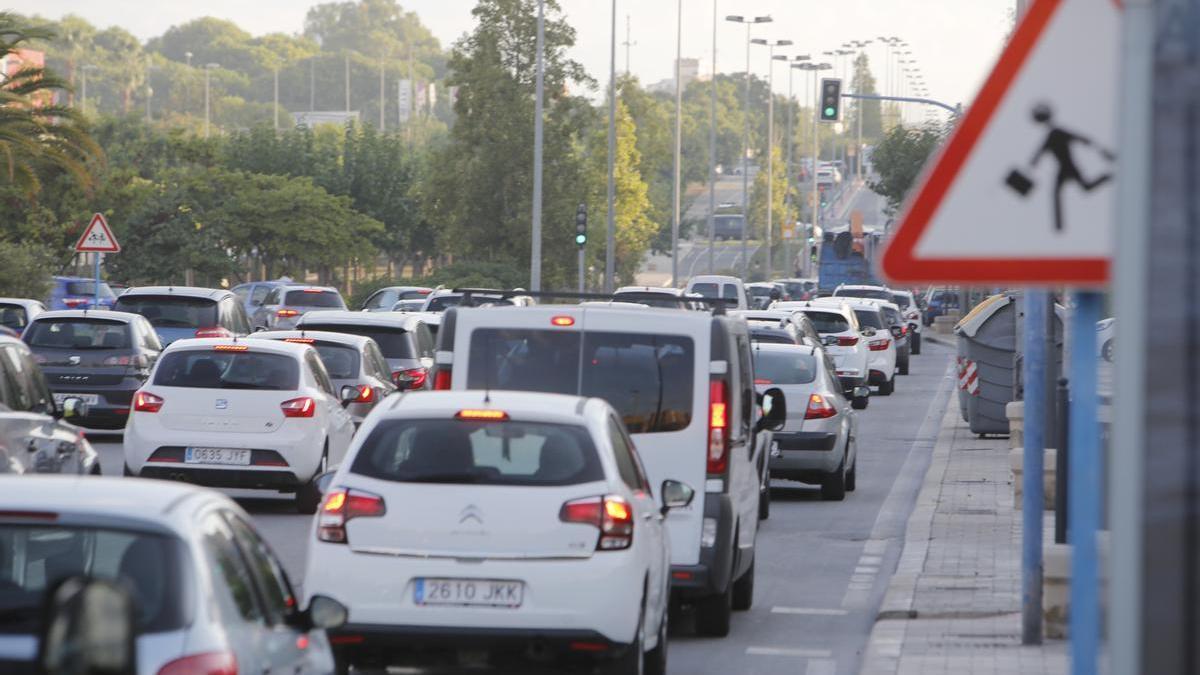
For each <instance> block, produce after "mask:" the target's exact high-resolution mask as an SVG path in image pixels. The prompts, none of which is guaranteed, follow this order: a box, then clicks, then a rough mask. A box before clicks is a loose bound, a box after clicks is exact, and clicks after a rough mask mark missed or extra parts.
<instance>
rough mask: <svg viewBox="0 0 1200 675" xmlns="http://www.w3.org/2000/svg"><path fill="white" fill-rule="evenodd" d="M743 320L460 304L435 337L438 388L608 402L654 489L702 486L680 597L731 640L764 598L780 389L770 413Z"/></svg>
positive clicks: (680, 519)
mask: <svg viewBox="0 0 1200 675" xmlns="http://www.w3.org/2000/svg"><path fill="white" fill-rule="evenodd" d="M751 359H752V356H751V352H750V336H749V333H748V332H747V329H746V324H745V322H744V321H741V320H739V319H734V318H730V317H727V316H724V315H722V314H721V313H719V312H718V313H715V314H714V313H709V312H696V311H687V310H672V309H661V310H659V309H655V310H647V309H645V308H637V309H633V308H625V307H619V306H613V307H605V306H597V305H588V306H569V305H557V306H554V305H538V306H534V307H490V308H487V307H482V308H475V307H465V308H464V307H458V308H452V309H449V310H447V311H446V314H445V317H444V318H443V320H442V330H441V331H440V333H439V334H438V349H437V358H436V365H435V373H434V388H435V389H443V390H444V389H456V390H458V389H476V390H479V389H482V390H515V391H540V392H553V393H561V394H572V395H578V396H594V397H598V398H603V399H605V400H606V401H608V403H609V404H610V405H611V406H612V407H613V408H614V409H615V410H616V411H617V413H618V414H619V415H620V416H621V419H622V420H623V421H624V423H625V425H626V427H627V428H628V429H629V432H630V434H632V437H633V441H634V445H635V446H636V447H637V452H638V454H639V456H640V457H641V459H642V462H643V463H644V465H645V467H646V471H647V473H648V474H649V476H650V484H651V485H658V484H661V483H662V481H663V480H666V479H668V478H669V479H671V480H676V481H680V482H683V483H687V484H689V485H695V486H704V491H703V493H701V492H700V490H699V489H697V495H696V499H695V501H694V502H693V503H692V505H691V506H689V507H687V508H681V509H678V510H673V511H671V513H670V515H669V516H668V518H667V531H668V533H669V536H670V541H671V579H672V595H674V596H676V597H680V598H686V599H688V600H689V601H693V602H695V603H696V604H697V606H698V613H697V619H696V626H697V630H698V631H699V632H700V633H701V634H702V635H711V636H724V635H726V634H728V632H729V624H730V612H731V610H732V609H739V610H744V609H749V608H750V605H751V604H752V602H753V595H754V551H755V548H754V544H755V537H756V535H757V533H758V521H759V518H760V515H761V514H760V499H764V498H765V495H764V493H766V494H769V493H767V492H766V491H767V482H766V480H765V476H766V465H767V457H766V451H767V448H769V447H770V438H769V436H770V434H769V433H760V432H764V431H769V430H770V428H772V427H774V428H778V427H779V425H781V424H782V421H783V419H784V416H785V415H786V405H785V403H784V401H783V395H782V393H781V392H779V391H778V390H771V391H768V392H766V393H764V395H763V398H762V401H763V406H764V409H765V410H767V411H768V412H767V413H766V414H765V415H762V416H760V413H759V405H757V404H756V403H757V401H758V400H759V399H758V398H757V397H756V392H755V389H754V374H753V364H752V361H751Z"/></svg>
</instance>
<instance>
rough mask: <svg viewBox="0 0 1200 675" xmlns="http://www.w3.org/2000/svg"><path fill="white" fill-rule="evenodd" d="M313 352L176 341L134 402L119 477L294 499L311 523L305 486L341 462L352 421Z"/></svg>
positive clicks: (255, 343)
mask: <svg viewBox="0 0 1200 675" xmlns="http://www.w3.org/2000/svg"><path fill="white" fill-rule="evenodd" d="M345 389H347V390H349V391H346V392H341V393H340V395H339V393H335V391H334V388H333V383H332V382H331V381H330V379H329V373H328V372H327V371H326V370H325V366H324V365H323V364H322V363H321V359H320V356H319V355H318V354H317V350H315V349H313V348H312V347H311V346H310V345H307V344H296V343H292V342H281V341H276V340H228V339H190V340H176V341H175V342H173V343H171V346H170V347H167V349H166V350H164V351H163V353H162V356H160V357H159V359H158V362H157V363H156V364H155V367H154V372H153V373H152V374H151V375H150V379H149V380H148V381H147V384H146V385H145V386H144V387H143V388H142V389H140V390H139V391H138V392H137V393H136V394H134V395H133V410H132V411H130V413H129V423H128V425H127V426H126V427H125V471H126V472H127V473H129V474H132V475H135V476H143V477H147V478H165V479H168V480H172V479H173V480H185V481H188V482H192V483H196V484H199V485H207V486H210V487H222V488H249V489H258V490H275V491H280V492H295V493H296V507H297V509H298V510H299V511H300V512H302V513H314V512H315V511H316V508H317V504H318V503H319V501H320V493H318V492H317V491H316V488H315V486H314V485H313V483H312V481H313V479H314V478H315V477H316V476H317V475H319V474H321V473H322V472H324V471H325V470H326V469H327V468H328V467H330V466H336V465H337V464H338V463H339V462H341V459H342V457H343V456H344V455H345V454H346V448H347V447H348V446H349V445H350V438H351V437H352V436H353V435H354V421H353V419H351V417H350V414H349V413H348V412H346V410H345V409H344V408H343V399H344V400H345V401H346V402H349V401H352V400H354V399H355V398H357V395H358V390H357V389H355V388H354V387H346V388H345Z"/></svg>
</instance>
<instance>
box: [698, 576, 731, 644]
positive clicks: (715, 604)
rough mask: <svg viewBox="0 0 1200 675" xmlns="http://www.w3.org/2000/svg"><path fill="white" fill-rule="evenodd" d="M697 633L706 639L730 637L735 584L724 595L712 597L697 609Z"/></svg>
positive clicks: (701, 603) (702, 602)
mask: <svg viewBox="0 0 1200 675" xmlns="http://www.w3.org/2000/svg"><path fill="white" fill-rule="evenodd" d="M696 610H697V611H696V632H697V633H698V634H700V635H702V636H704V637H725V636H726V635H729V624H730V623H731V622H732V620H733V582H732V581H730V582H729V585H728V586H727V587H726V588H725V592H724V593H719V594H717V595H711V596H709V597H707V598H704V599H703V600H701V601H700V603H699V604H698V606H697V607H696Z"/></svg>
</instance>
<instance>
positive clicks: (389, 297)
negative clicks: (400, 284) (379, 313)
mask: <svg viewBox="0 0 1200 675" xmlns="http://www.w3.org/2000/svg"><path fill="white" fill-rule="evenodd" d="M399 299H400V297H399V296H398V295H397V294H396V291H393V290H382V291H379V292H377V293H376V294H375V295H372V296H371V299H370V300H368V301H367V307H368V308H371V309H380V308H383V309H387V308H389V307H391V306H392V305H394V304H396V301H397V300H399Z"/></svg>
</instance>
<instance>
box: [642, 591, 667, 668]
mask: <svg viewBox="0 0 1200 675" xmlns="http://www.w3.org/2000/svg"><path fill="white" fill-rule="evenodd" d="M670 616H671V612H670V611H669V610H668V608H667V607H664V608H663V612H662V620H661V621H659V622H658V644H657V645H655V646H654V649H651V650H650V651H648V652H646V659H645V666H644V670H645V672H646V675H666V673H667V643H668V641H669V637H668V635H669V634H670V632H671V631H670V625H671V622H670Z"/></svg>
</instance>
